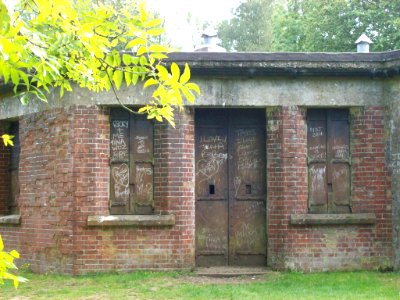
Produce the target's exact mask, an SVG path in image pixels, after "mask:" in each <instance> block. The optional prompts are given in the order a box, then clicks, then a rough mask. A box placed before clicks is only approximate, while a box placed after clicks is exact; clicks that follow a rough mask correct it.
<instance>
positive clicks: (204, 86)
mask: <svg viewBox="0 0 400 300" xmlns="http://www.w3.org/2000/svg"><path fill="white" fill-rule="evenodd" d="M194 81H195V82H196V83H197V84H198V85H199V86H200V88H201V91H202V95H201V96H199V97H198V98H197V99H196V103H195V106H199V107H204V106H219V107H265V106H275V105H276V104H277V103H279V104H280V105H293V104H294V103H295V104H296V105H299V106H321V107H324V106H326V107H327V106H329V107H335V106H364V105H379V104H382V102H383V99H384V97H383V93H384V82H383V80H382V79H370V78H364V79H360V78H315V77H302V78H298V79H294V78H280V77H266V78H242V79H240V84H238V79H232V78H203V77H201V78H195V79H194ZM118 94H119V97H120V98H121V100H122V102H123V103H125V104H131V105H143V104H145V103H146V102H145V101H146V99H149V95H148V94H146V93H144V91H143V89H142V88H141V86H136V87H129V88H126V87H125V88H122V89H121V90H120V91H119V93H118ZM138 99H141V100H138ZM77 104H84V105H93V104H96V105H101V106H102V105H104V106H112V105H118V104H119V103H118V101H117V99H116V98H115V95H114V94H113V93H112V92H107V93H106V92H104V93H94V92H89V91H86V90H83V89H80V88H74V92H73V93H67V94H66V95H65V96H64V98H62V99H59V97H58V93H57V92H54V93H53V94H52V95H51V97H50V99H49V102H48V103H44V102H42V101H40V100H32V101H31V102H30V104H29V105H28V106H23V105H21V104H20V103H19V101H18V100H17V99H12V98H6V99H2V100H1V101H0V119H8V118H14V117H17V116H22V115H25V114H28V113H33V112H40V111H44V110H48V109H51V108H61V107H69V106H72V105H77Z"/></svg>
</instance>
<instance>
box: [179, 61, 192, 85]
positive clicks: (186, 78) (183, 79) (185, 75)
mask: <svg viewBox="0 0 400 300" xmlns="http://www.w3.org/2000/svg"><path fill="white" fill-rule="evenodd" d="M189 79H190V68H189V66H188V64H185V69H184V71H183V74H182V76H181V79H179V83H180V84H185V83H186V82H188V81H189Z"/></svg>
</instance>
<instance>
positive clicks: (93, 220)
mask: <svg viewBox="0 0 400 300" xmlns="http://www.w3.org/2000/svg"><path fill="white" fill-rule="evenodd" d="M87 225H88V226H136V227H154V226H172V225H175V215H111V216H89V217H88V219H87Z"/></svg>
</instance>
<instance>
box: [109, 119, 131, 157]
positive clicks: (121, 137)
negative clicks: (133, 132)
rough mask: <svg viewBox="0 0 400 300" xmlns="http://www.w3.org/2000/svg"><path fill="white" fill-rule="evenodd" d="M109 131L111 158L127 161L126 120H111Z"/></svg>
mask: <svg viewBox="0 0 400 300" xmlns="http://www.w3.org/2000/svg"><path fill="white" fill-rule="evenodd" d="M112 125H113V130H112V131H111V141H110V144H111V160H112V161H127V160H128V158H129V151H128V121H113V122H112Z"/></svg>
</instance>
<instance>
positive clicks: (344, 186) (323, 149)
mask: <svg viewBox="0 0 400 300" xmlns="http://www.w3.org/2000/svg"><path fill="white" fill-rule="evenodd" d="M349 131H350V130H349V112H348V110H346V109H310V110H308V112H307V146H308V189H309V193H308V195H309V198H308V208H309V212H310V213H350V212H351V195H350V176H351V175H350V174H351V173H350V172H351V170H350V165H351V163H350V132H349Z"/></svg>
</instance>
